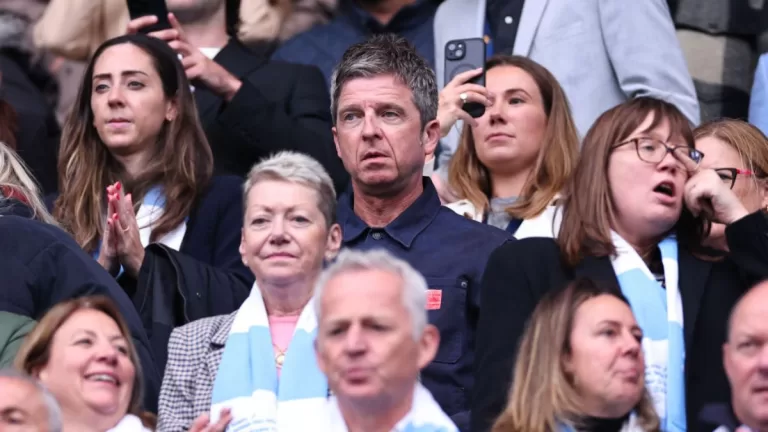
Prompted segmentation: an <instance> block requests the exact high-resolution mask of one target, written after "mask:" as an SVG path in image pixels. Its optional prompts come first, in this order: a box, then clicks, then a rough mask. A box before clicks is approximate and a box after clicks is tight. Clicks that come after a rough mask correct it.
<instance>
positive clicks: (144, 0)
mask: <svg viewBox="0 0 768 432" xmlns="http://www.w3.org/2000/svg"><path fill="white" fill-rule="evenodd" d="M126 3H127V4H128V13H129V14H130V16H131V19H132V20H134V19H136V18H141V17H143V16H147V15H154V16H156V17H157V23H155V24H153V25H151V26H147V27H144V28H142V29H141V32H142V33H152V32H154V31H158V30H165V29H169V28H171V23H170V22H168V8H167V7H166V5H165V0H126Z"/></svg>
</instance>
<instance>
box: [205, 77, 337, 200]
mask: <svg viewBox="0 0 768 432" xmlns="http://www.w3.org/2000/svg"><path fill="white" fill-rule="evenodd" d="M275 66H278V65H277V64H276V65H275ZM279 66H281V67H283V68H288V67H290V68H291V70H290V71H289V70H286V75H287V76H291V75H294V76H295V78H294V83H295V84H294V86H293V88H292V89H291V93H290V95H289V97H288V98H287V100H285V101H281V102H280V103H277V102H274V101H271V100H269V99H268V98H267V97H265V95H264V94H262V92H261V91H260V90H259V88H258V87H257V85H256V84H255V83H253V82H251V81H249V80H248V79H247V78H246V79H243V81H242V83H243V85H242V87H241V88H240V90H239V91H238V92H237V94H235V97H234V98H232V100H231V101H230V102H229V103H228V104H225V105H224V107H223V109H222V111H221V112H220V114H219V116H218V121H219V122H220V123H221V124H222V125H223V126H224V128H225V129H226V130H229V131H231V137H232V139H231V140H228V141H227V142H217V143H216V145H218V146H232V147H234V148H241V149H242V148H252V147H257V148H258V149H259V151H258V152H257V153H259V154H271V153H276V152H278V151H280V150H294V151H298V152H302V153H305V154H307V155H309V156H312V157H313V158H315V159H317V160H318V162H320V163H321V164H322V165H323V167H324V168H325V169H326V170H327V171H328V174H330V176H331V178H332V179H333V183H334V186H335V187H336V191H337V193H339V192H340V191H342V190H343V189H344V188H345V187H346V185H347V180H348V175H347V172H346V171H345V169H344V166H343V165H342V164H341V160H340V159H339V157H338V155H337V154H336V146H335V144H334V142H333V135H332V133H331V127H332V124H331V115H330V110H329V107H330V106H331V101H330V97H329V95H328V89H327V87H326V85H325V79H323V75H322V74H321V73H320V71H319V70H318V69H317V68H315V67H310V66H303V65H302V66H300V65H289V64H285V65H279ZM277 70H278V71H279V70H280V69H277ZM272 78H273V79H281V78H283V79H284V77H280V76H275V77H272ZM266 85H268V84H266ZM230 153H233V154H236V152H234V151H230Z"/></svg>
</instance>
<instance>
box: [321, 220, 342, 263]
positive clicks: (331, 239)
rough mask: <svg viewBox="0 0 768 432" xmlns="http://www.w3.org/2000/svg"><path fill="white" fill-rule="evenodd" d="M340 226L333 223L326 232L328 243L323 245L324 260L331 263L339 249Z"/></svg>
mask: <svg viewBox="0 0 768 432" xmlns="http://www.w3.org/2000/svg"><path fill="white" fill-rule="evenodd" d="M341 237H342V236H341V226H339V224H337V223H335V224H333V225H331V229H330V230H329V231H328V241H327V242H326V245H325V260H326V261H331V260H333V259H334V258H336V255H338V254H339V249H341Z"/></svg>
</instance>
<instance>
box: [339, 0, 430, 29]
mask: <svg viewBox="0 0 768 432" xmlns="http://www.w3.org/2000/svg"><path fill="white" fill-rule="evenodd" d="M438 5H439V2H438V1H436V0H416V1H415V2H414V3H413V4H410V5H406V6H403V8H402V9H400V10H399V11H397V13H396V14H395V16H393V17H392V20H391V21H390V22H388V23H387V24H386V25H382V24H381V23H380V22H379V21H378V20H377V19H376V18H374V17H373V16H372V15H371V14H370V13H368V12H366V11H365V10H364V9H362V8H360V7H359V6H358V5H357V4H356V3H355V1H354V0H342V2H341V9H342V10H343V11H345V12H346V13H345V14H344V15H346V16H347V17H348V18H349V19H350V21H351V22H352V24H354V25H355V26H357V27H359V28H362V29H365V30H367V31H370V32H371V33H385V32H386V33H389V32H391V33H398V32H402V31H403V30H407V29H409V28H414V27H418V26H419V25H421V24H423V23H425V22H426V21H428V20H429V19H430V18H432V17H433V16H434V14H435V12H436V11H437V6H438Z"/></svg>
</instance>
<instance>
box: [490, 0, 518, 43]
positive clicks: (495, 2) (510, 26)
mask: <svg viewBox="0 0 768 432" xmlns="http://www.w3.org/2000/svg"><path fill="white" fill-rule="evenodd" d="M524 3H525V0H488V3H487V5H486V8H485V16H486V20H487V22H488V29H489V30H490V33H491V34H490V35H488V36H490V37H491V39H492V40H493V52H494V54H512V49H513V48H514V47H515V38H517V29H518V27H519V26H520V17H521V16H522V15H523V4H524Z"/></svg>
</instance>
